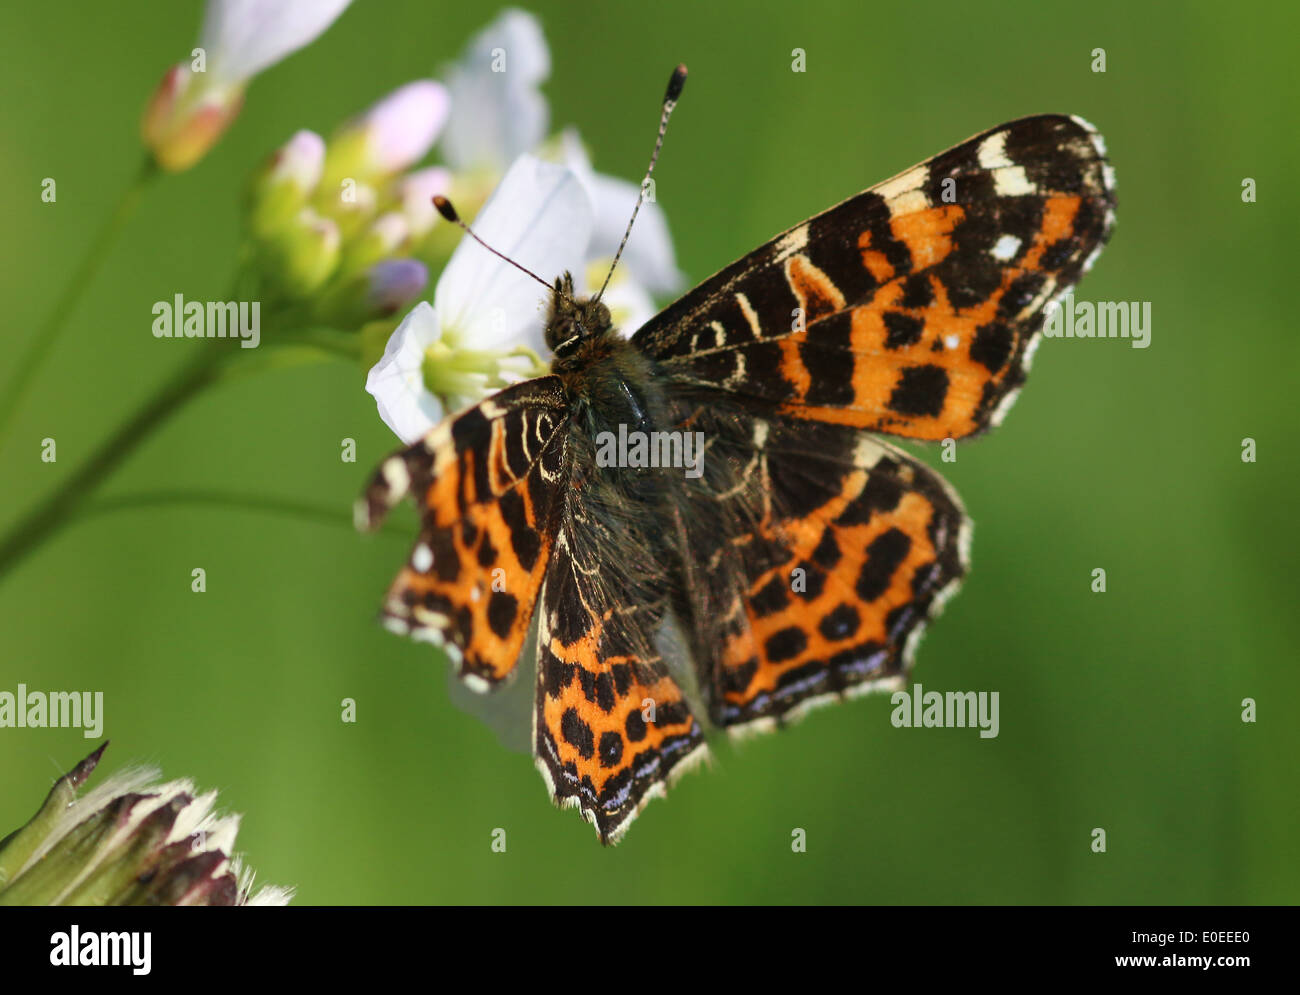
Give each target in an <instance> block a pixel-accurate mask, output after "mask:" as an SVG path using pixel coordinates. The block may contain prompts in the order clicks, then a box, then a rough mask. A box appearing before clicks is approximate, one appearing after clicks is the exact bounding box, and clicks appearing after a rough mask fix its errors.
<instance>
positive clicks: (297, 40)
mask: <svg viewBox="0 0 1300 995" xmlns="http://www.w3.org/2000/svg"><path fill="white" fill-rule="evenodd" d="M351 2H352V0H208V7H207V12H206V14H205V15H204V18H203V30H202V31H201V32H200V33H199V44H200V45H201V46H202V47H203V49H204V51H205V52H206V53H207V71H208V73H209V74H212V75H213V77H214V79H218V80H221V81H224V82H230V83H238V82H241V81H243V80H246V79H248V78H250V77H252V76H256V75H257V74H258V73H260V72H261V71H262V70H263V69H266V68H268V67H269V66H272V65H274V64H275V63H277V62H279V61H280V60H281V59H283V58H284V57H285V56H287V55H290V54H291V53H293V52H296V51H297V50H298V49H300V48H302V47H303V46H304V45H307V44H310V43H311V42H312V41H315V39H316V38H317V37H319V36H320V35H321V34H322V33H323V32H324V31H325V29H326V28H328V27H329V26H330V25H331V24H333V23H334V21H335V20H336V19H337V18H338V16H339V15H340V14H342V13H343V11H344V10H346V9H347V6H348V4H349V3H351Z"/></svg>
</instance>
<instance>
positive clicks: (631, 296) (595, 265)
mask: <svg viewBox="0 0 1300 995" xmlns="http://www.w3.org/2000/svg"><path fill="white" fill-rule="evenodd" d="M610 262H611V260H610V259H599V258H598V259H594V260H592V261H590V262H589V263H588V265H587V267H586V279H584V280H580V281H577V291H578V292H579V293H583V294H594V293H595V292H596V291H597V290H599V289H600V285H601V284H602V283H604V282H605V275H606V274H607V273H608V272H609V264H610ZM601 301H602V302H603V303H604V305H605V306H606V307H607V308H609V315H610V319H611V320H612V321H613V322H614V329H615V330H616V331H617V332H618V334H619V335H622V336H623V337H624V338H628V337H630V336H631V335H632V333H633V332H635V331H636V330H637V329H638V328H640V327H641V326H642V325H644V324H645V323H646V322H647V321H649V320H650V319H651V318H653V317H654V316H655V315H656V314H657V313H658V311H659V309H658V308H656V307H655V302H654V299H653V298H652V297H651V296H650V292H649V291H648V290H646V288H645V287H643V286H642V285H641V284H640V283H638V282H637V281H636V278H635V277H633V276H632V274H631V271H630V270H626V269H624V268H623V266H622V265H621V264H620V265H619V268H618V269H617V270H615V271H614V276H613V277H612V278H611V279H610V281H609V286H608V287H606V288H605V294H604V296H603V297H601Z"/></svg>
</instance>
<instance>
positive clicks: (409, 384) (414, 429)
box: [366, 301, 442, 445]
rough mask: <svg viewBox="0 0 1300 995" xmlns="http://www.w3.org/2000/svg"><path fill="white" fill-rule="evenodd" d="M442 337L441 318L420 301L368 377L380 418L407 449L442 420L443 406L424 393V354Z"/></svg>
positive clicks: (403, 321)
mask: <svg viewBox="0 0 1300 995" xmlns="http://www.w3.org/2000/svg"><path fill="white" fill-rule="evenodd" d="M441 334H442V331H441V325H440V323H439V321H438V314H437V312H436V311H434V309H433V307H432V306H431V305H430V304H429V302H428V301H420V303H419V304H417V305H415V307H414V308H413V309H412V310H411V313H410V314H408V315H407V316H406V317H405V318H403V319H402V323H401V324H400V325H398V326H397V329H396V331H394V332H393V334H392V335H391V336H390V337H389V339H388V345H387V347H385V349H384V354H383V356H382V357H380V360H379V362H378V363H376V364H375V365H374V366H373V367H371V369H370V372H369V374H367V375H366V390H367V391H368V392H369V393H370V395H371V396H372V397H374V399H375V404H376V406H377V407H378V408H379V417H380V418H382V419H383V420H384V424H385V425H387V426H388V427H389V428H391V429H392V430H393V431H394V432H395V433H396V434H397V437H398V438H399V439H401V440H402V441H403V442H405V443H406V444H407V445H410V444H411V443H413V442H415V441H416V440H417V439H421V438H423V437H424V435H425V434H426V433H427V432H428V431H429V429H431V428H433V426H434V425H436V424H438V421H439V420H440V419H441V418H442V405H441V404H439V403H438V399H437V398H436V397H434V396H433V394H431V393H429V391H427V390H425V387H424V375H423V373H422V368H423V365H424V353H425V350H426V349H428V348H429V346H431V345H432V344H433V343H434V342H436V341H437V340H438V338H439V337H440V335H441Z"/></svg>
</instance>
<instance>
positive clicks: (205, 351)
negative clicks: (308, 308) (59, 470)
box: [0, 339, 332, 582]
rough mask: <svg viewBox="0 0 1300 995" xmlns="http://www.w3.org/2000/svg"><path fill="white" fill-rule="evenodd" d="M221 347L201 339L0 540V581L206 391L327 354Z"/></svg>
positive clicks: (307, 348)
mask: <svg viewBox="0 0 1300 995" xmlns="http://www.w3.org/2000/svg"><path fill="white" fill-rule="evenodd" d="M240 353H241V351H236V352H233V353H232V352H231V351H230V350H229V349H224V350H223V348H222V344H221V340H219V339H206V340H204V341H203V342H202V343H201V344H200V345H199V346H198V348H197V351H196V353H195V355H194V356H193V357H192V358H191V359H190V361H189V362H188V363H186V364H185V365H183V366H182V367H181V368H180V369H179V370H178V371H177V372H176V374H175V375H174V376H173V377H172V378H171V379H169V380H168V381H167V382H166V383H165V384H163V386H162V387H160V388H159V389H158V390H157V391H156V392H155V393H154V395H153V396H152V397H151V398H150V399H149V400H148V401H146V402H145V404H144V405H143V406H142V407H140V408H139V409H138V410H137V411H136V412H135V414H133V415H132V416H131V417H130V418H128V419H127V421H126V422H124V423H123V424H122V425H121V427H119V428H118V430H117V431H116V432H114V433H113V435H112V436H110V437H109V439H108V440H107V441H106V442H104V444H103V445H101V446H100V447H99V448H98V449H97V450H96V451H95V453H94V454H93V455H92V456H91V457H90V458H89V459H88V460H86V462H85V463H83V464H82V465H81V466H80V467H78V468H77V469H76V471H74V472H73V474H72V476H71V477H70V478H68V479H67V480H65V481H63V482H62V483H60V484H59V488H58V490H57V491H56V492H55V493H54V494H53V495H52V496H51V497H50V498H49V499H48V500H46V501H43V502H42V503H40V504H39V505H37V506H36V507H35V508H33V509H32V511H31V512H29V513H28V514H27V515H26V516H25V517H24V518H22V519H21V520H19V521H18V522H17V524H15V525H14V526H13V527H12V528H10V529H9V530H8V532H6V533H5V534H4V535H3V536H2V537H0V582H2V581H3V580H4V578H5V576H6V575H7V574H8V573H9V572H10V571H11V570H13V568H14V567H15V566H17V565H18V564H19V563H20V562H21V561H22V560H23V559H24V558H25V557H26V556H27V555H28V554H29V553H31V552H32V551H33V550H34V549H36V547H37V546H39V545H40V544H41V543H42V542H44V541H45V540H46V539H48V538H49V537H50V536H51V535H52V534H53V533H55V532H57V531H58V530H59V529H60V528H62V527H63V526H64V525H66V524H67V523H68V522H69V521H70V520H71V519H72V518H73V517H74V516H75V515H76V514H77V513H78V512H79V511H80V510H81V508H82V506H83V504H84V503H85V501H86V499H87V498H88V497H90V495H91V494H93V493H94V491H95V488H96V487H98V486H99V484H100V483H101V482H102V481H103V480H104V478H105V477H107V476H108V475H109V474H111V473H112V472H113V471H114V470H116V469H117V467H118V465H119V464H120V463H121V462H122V461H123V460H124V459H126V457H127V456H129V455H130V454H131V453H132V452H134V451H135V450H136V449H137V448H138V447H139V445H140V444H141V443H142V442H144V441H145V439H147V438H148V437H149V436H150V435H151V434H153V431H154V430H155V429H156V428H158V427H159V426H160V425H162V424H163V423H164V422H165V421H166V420H167V419H168V418H170V417H171V416H172V415H174V414H176V413H177V412H178V411H179V410H180V409H181V408H183V407H184V406H185V405H186V404H187V403H188V402H190V401H192V400H194V398H196V397H198V396H199V395H200V394H201V393H202V392H203V391H204V390H205V389H206V388H208V387H210V386H212V385H213V384H215V383H217V382H219V381H221V380H223V379H228V378H229V377H231V376H235V375H243V374H246V373H251V372H254V371H256V370H264V369H273V368H278V367H285V366H298V365H301V364H303V363H309V362H320V361H322V360H325V359H328V358H331V356H332V353H330V352H327V351H325V350H322V349H319V348H314V347H311V346H299V345H294V346H283V347H274V346H272V347H269V348H265V349H259V350H257V352H256V355H253V356H247V355H241V354H240Z"/></svg>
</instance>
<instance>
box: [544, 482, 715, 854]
mask: <svg viewBox="0 0 1300 995" xmlns="http://www.w3.org/2000/svg"><path fill="white" fill-rule="evenodd" d="M582 472H583V471H582V469H581V468H578V467H575V474H576V475H578V476H579V477H580V476H581V475H582ZM588 483H589V481H583V480H577V481H575V483H574V486H573V488H572V489H571V491H570V493H571V494H580V493H582V492H584V491H586V490H588V487H587V484H588ZM637 526H638V522H637V520H636V518H635V517H634V518H633V520H632V521H630V522H620V523H619V526H618V527H617V528H615V527H614V526H613V525H612V523H611V522H609V521H608V520H607V519H606V518H605V516H604V515H602V514H601V513H600V512H599V511H597V510H595V509H593V508H591V507H588V506H586V505H584V504H583V503H582V502H581V501H574V503H573V505H571V507H570V510H569V511H568V512H567V513H566V514H565V515H564V516H563V525H562V526H561V529H560V533H559V535H558V537H557V540H556V544H555V549H554V552H553V554H552V558H551V564H550V566H549V568H548V569H547V573H546V584H545V590H544V592H543V595H542V603H541V618H540V620H539V625H538V647H537V649H538V657H537V682H538V686H537V707H536V711H535V713H534V721H533V730H534V739H535V747H534V750H535V754H536V759H537V766H538V768H539V769H540V770H541V772H542V775H543V777H544V778H545V780H546V783H547V786H548V788H549V789H550V792H551V795H552V797H553V798H554V799H555V801H556V802H557V803H558V804H560V805H563V806H570V805H573V806H577V807H578V808H579V809H580V811H581V812H582V815H583V817H584V818H586V819H587V820H588V821H590V822H592V823H593V824H594V825H595V827H596V832H597V835H598V836H599V837H600V840H601V842H602V843H616V842H617V841H618V839H619V838H620V837H621V836H622V834H623V832H624V831H625V830H626V829H627V827H628V825H629V824H630V823H631V822H632V820H633V819H634V818H635V817H636V815H637V814H638V813H639V812H640V811H641V809H642V807H643V806H644V805H645V804H646V802H648V801H649V800H650V799H651V798H653V797H656V796H658V795H662V794H663V793H664V790H665V787H666V785H667V784H669V783H670V782H671V781H672V780H673V779H674V778H676V776H677V775H678V774H680V773H681V772H682V771H684V770H686V769H687V768H688V767H690V766H691V765H692V764H693V763H694V762H697V761H699V760H702V759H703V758H704V756H705V755H706V748H705V744H704V734H703V731H702V730H701V728H700V725H699V723H698V722H697V721H696V719H695V716H694V715H693V714H692V713H691V709H690V706H689V705H688V703H687V701H686V698H685V695H684V694H683V692H682V689H681V687H680V686H679V685H678V683H677V681H676V680H674V678H673V676H672V675H671V674H670V673H669V670H668V666H667V664H666V663H665V661H664V659H663V658H662V656H661V654H660V652H659V650H658V649H657V648H656V647H655V642H654V639H653V635H654V633H655V632H656V630H657V629H658V628H659V627H660V625H661V624H662V623H663V621H664V618H665V613H666V610H667V604H668V599H667V593H666V590H665V587H664V585H663V583H662V580H661V578H662V574H661V573H660V572H652V571H648V570H647V571H645V572H641V573H639V576H637V577H632V576H629V574H628V573H627V572H625V571H621V570H619V569H618V568H617V567H616V566H615V562H616V559H618V558H623V559H626V558H628V557H635V556H636V555H637V553H638V551H641V550H644V551H645V553H647V554H652V555H653V552H654V548H653V546H652V544H651V542H650V540H649V538H648V536H646V535H644V534H638V528H637ZM620 550H622V551H623V552H622V554H620V552H619V551H620ZM634 585H635V587H634Z"/></svg>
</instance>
